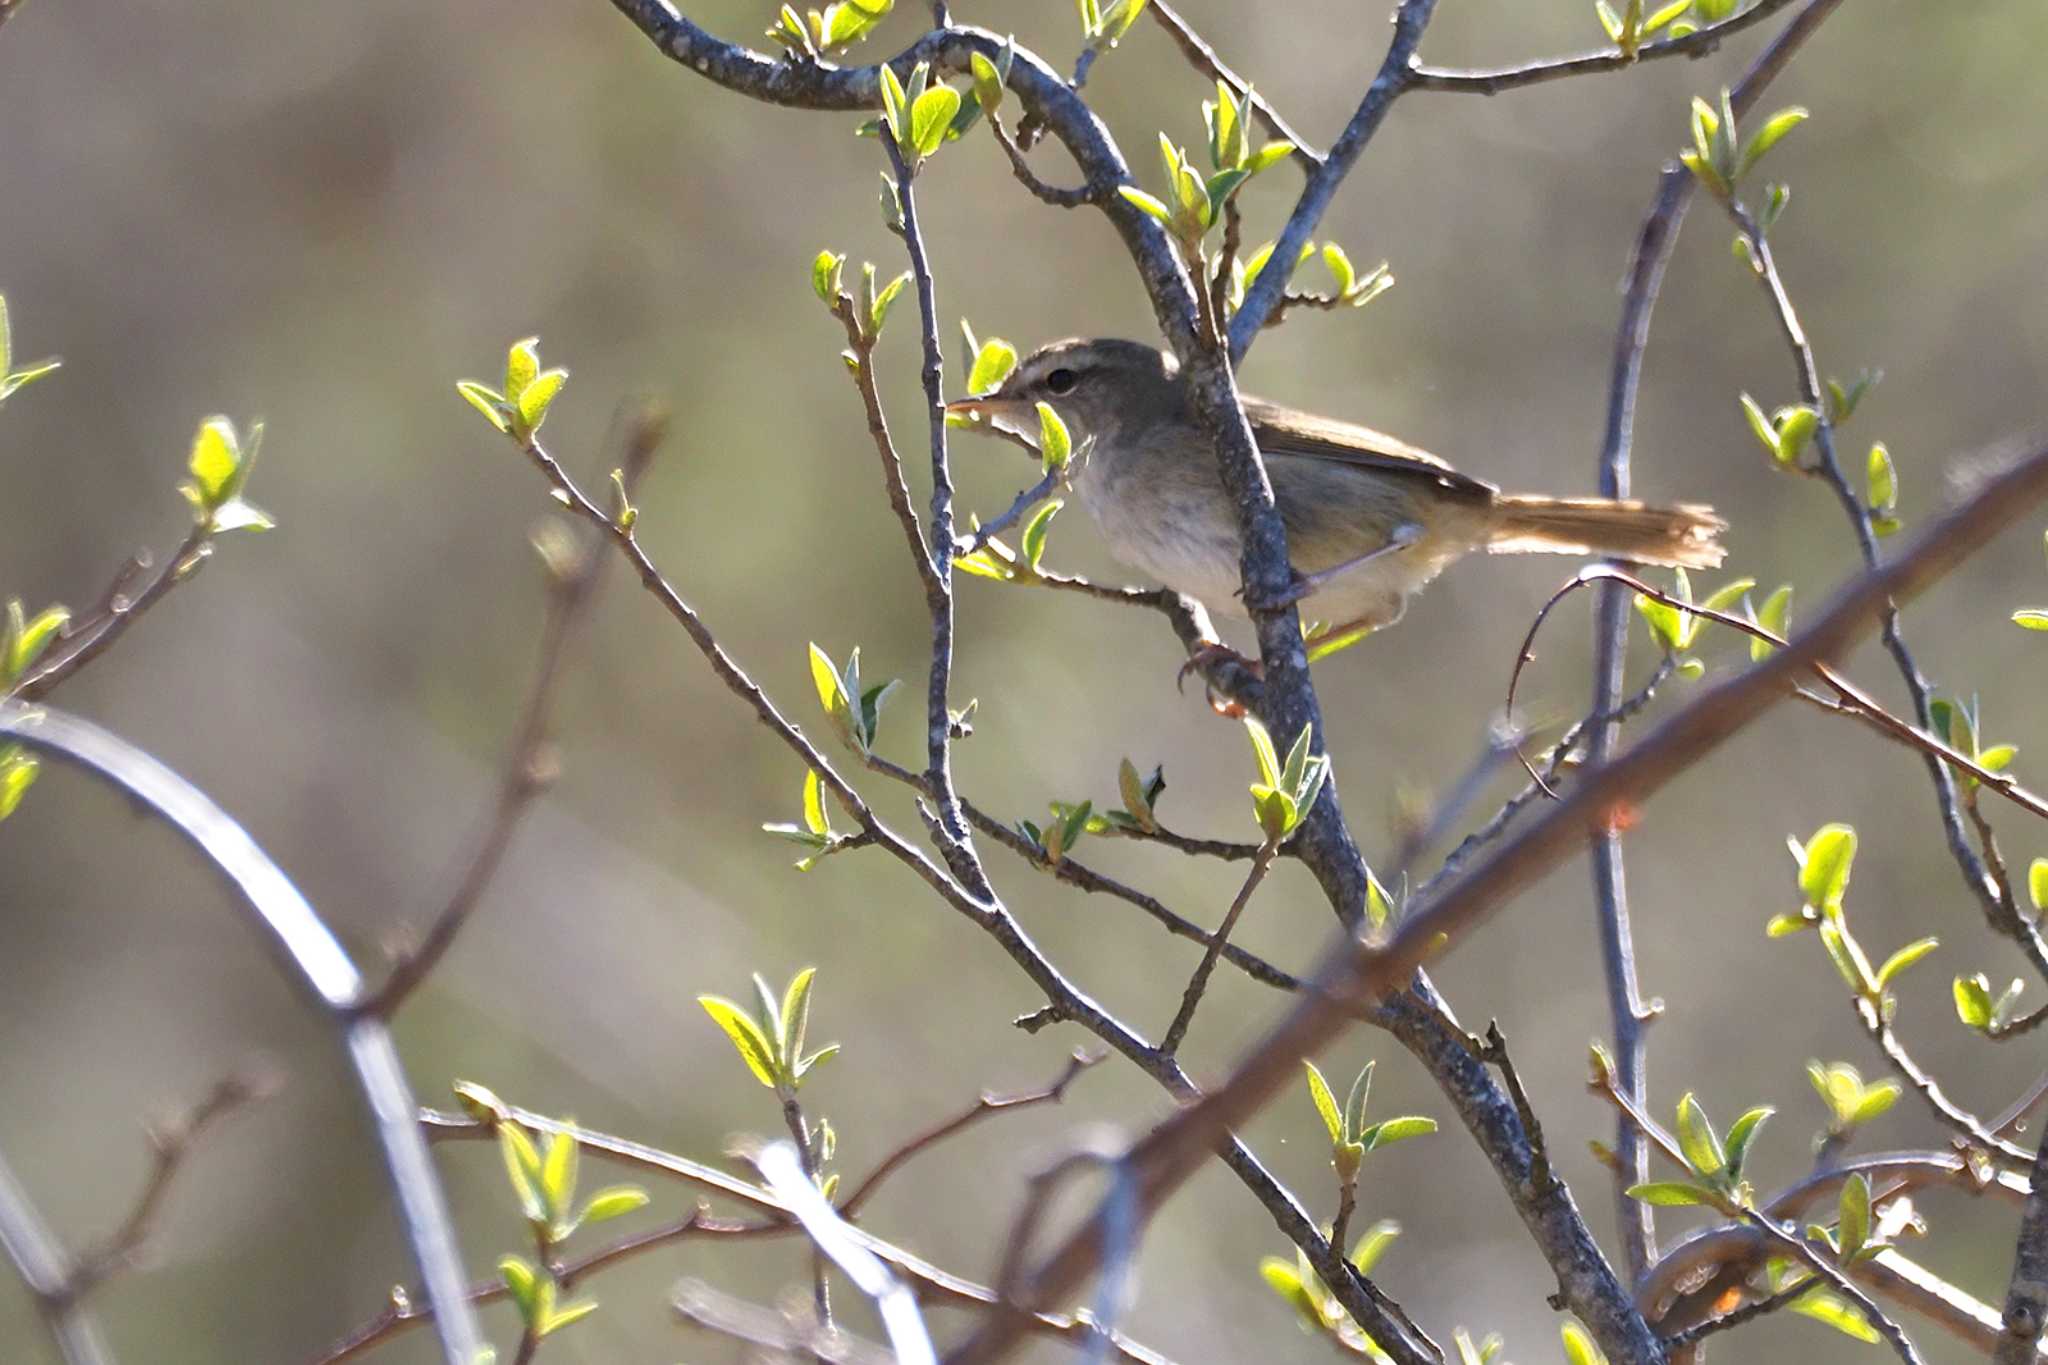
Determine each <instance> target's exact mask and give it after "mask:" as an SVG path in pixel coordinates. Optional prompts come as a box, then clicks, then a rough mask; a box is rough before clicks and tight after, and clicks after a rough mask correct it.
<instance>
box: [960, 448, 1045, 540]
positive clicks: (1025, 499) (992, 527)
mask: <svg viewBox="0 0 2048 1365" xmlns="http://www.w3.org/2000/svg"><path fill="white" fill-rule="evenodd" d="M1066 473H1067V471H1066V470H1064V469H1048V470H1046V471H1045V477H1044V478H1042V479H1040V480H1039V481H1038V482H1037V483H1035V484H1032V485H1031V487H1029V488H1027V489H1025V490H1024V491H1023V492H1021V493H1019V494H1018V495H1017V497H1016V499H1015V500H1014V501H1012V502H1011V503H1010V506H1009V507H1008V509H1007V510H1005V511H1004V512H1003V514H1002V515H1001V516H999V517H997V518H996V519H995V520H994V521H991V522H985V523H983V524H982V525H981V526H979V527H977V528H975V531H974V534H973V535H970V536H968V537H966V538H965V539H963V540H960V541H958V542H956V543H955V544H954V546H953V555H954V557H955V558H959V557H960V556H962V555H971V554H973V553H974V552H975V551H977V550H980V549H983V548H985V547H986V546H987V545H988V543H989V542H990V541H991V540H994V539H995V538H996V537H997V536H999V535H1001V534H1002V533H1003V532H1005V531H1007V530H1009V529H1010V528H1011V527H1012V526H1014V525H1016V524H1017V520H1018V518H1020V517H1022V516H1023V515H1024V514H1025V513H1026V512H1028V511H1030V510H1031V509H1032V508H1033V507H1035V506H1037V505H1038V503H1039V502H1040V501H1042V500H1043V499H1044V498H1045V496H1046V495H1047V494H1049V493H1051V492H1052V490H1053V489H1055V488H1057V487H1058V486H1059V483H1060V480H1061V479H1063V478H1065V477H1066Z"/></svg>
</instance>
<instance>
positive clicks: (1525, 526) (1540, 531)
mask: <svg viewBox="0 0 2048 1365" xmlns="http://www.w3.org/2000/svg"><path fill="white" fill-rule="evenodd" d="M1494 512H1495V519H1494V525H1493V534H1492V536H1491V538H1490V539H1489V540H1488V541H1487V545H1486V548H1487V549H1488V551H1490V552H1491V553H1493V554H1564V555H1613V556H1614V557H1616V558H1617V559H1632V560H1635V561H1637V562H1638V563H1642V564H1661V565H1665V566H1667V567H1679V568H1686V569H1711V568H1715V567H1717V566H1718V565H1719V564H1720V563H1721V557H1722V555H1723V554H1724V553H1725V551H1724V550H1723V549H1722V546H1721V541H1720V536H1721V532H1723V531H1725V530H1727V529H1728V523H1727V522H1725V521H1723V520H1721V518H1719V517H1717V516H1715V515H1714V509H1713V508H1711V507H1705V506H1702V505H1700V504H1699V503H1683V502H1682V503H1675V504H1672V505H1670V506H1665V507H1653V506H1651V505H1649V504H1648V503H1641V502H1633V501H1622V500H1620V499H1616V498H1550V497H1542V496H1518V495H1504V496H1502V497H1500V498H1497V499H1496V500H1495V502H1494Z"/></svg>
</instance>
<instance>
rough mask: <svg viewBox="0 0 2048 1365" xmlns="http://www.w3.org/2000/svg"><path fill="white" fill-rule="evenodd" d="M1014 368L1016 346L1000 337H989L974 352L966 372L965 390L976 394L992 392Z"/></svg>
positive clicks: (1015, 366)
mask: <svg viewBox="0 0 2048 1365" xmlns="http://www.w3.org/2000/svg"><path fill="white" fill-rule="evenodd" d="M1016 368H1017V348H1016V347H1015V346H1012V345H1011V344H1010V343H1009V342H1007V341H1004V340H1003V339H1002V338H1001V337H990V338H989V339H988V340H987V341H985V342H983V343H982V344H981V348H980V349H979V350H977V351H976V352H975V353H974V361H973V364H972V365H971V367H970V368H969V369H968V372H967V391H968V392H969V393H972V394H975V395H976V396H979V395H981V394H985V393H994V392H995V391H996V390H997V389H999V388H1001V387H1002V383H1003V381H1004V380H1005V379H1008V378H1009V377H1010V372H1011V371H1012V370H1014V369H1016Z"/></svg>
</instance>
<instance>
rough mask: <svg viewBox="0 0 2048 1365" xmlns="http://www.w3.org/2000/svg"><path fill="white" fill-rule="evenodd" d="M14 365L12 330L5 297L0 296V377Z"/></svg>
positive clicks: (3, 295)
mask: <svg viewBox="0 0 2048 1365" xmlns="http://www.w3.org/2000/svg"><path fill="white" fill-rule="evenodd" d="M13 364H14V330H13V328H12V327H11V326H10V325H9V323H8V321H7V296H6V295H5V294H0V375H4V374H6V373H7V372H8V369H9V367H11V366H12V365H13Z"/></svg>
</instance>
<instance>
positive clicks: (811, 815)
mask: <svg viewBox="0 0 2048 1365" xmlns="http://www.w3.org/2000/svg"><path fill="white" fill-rule="evenodd" d="M804 828H805V829H807V830H809V831H810V832H811V833H813V834H819V835H829V834H831V833H832V817H831V814H830V813H829V812H828V811H826V809H825V785H824V783H823V782H821V781H819V779H818V770H817V769H816V768H806V769H805V770H804Z"/></svg>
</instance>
